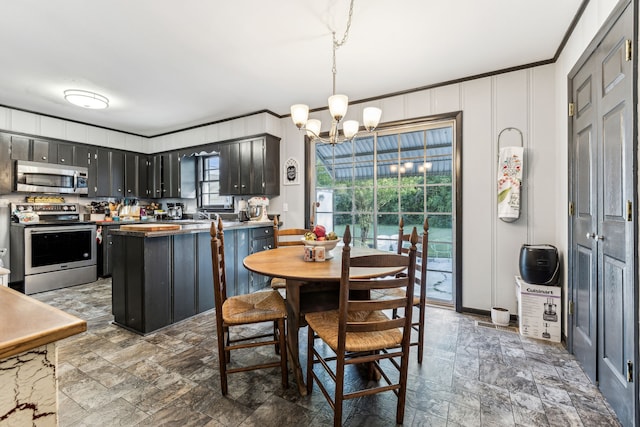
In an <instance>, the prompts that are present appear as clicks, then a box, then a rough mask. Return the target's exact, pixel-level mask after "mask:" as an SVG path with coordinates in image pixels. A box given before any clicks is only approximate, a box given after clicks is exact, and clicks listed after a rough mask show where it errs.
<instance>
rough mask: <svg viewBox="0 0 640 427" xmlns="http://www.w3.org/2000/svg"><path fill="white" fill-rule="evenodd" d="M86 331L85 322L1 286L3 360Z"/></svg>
mask: <svg viewBox="0 0 640 427" xmlns="http://www.w3.org/2000/svg"><path fill="white" fill-rule="evenodd" d="M86 330H87V322H86V321H84V320H82V319H79V318H77V317H75V316H72V315H70V314H68V313H65V312H64V311H62V310H59V309H57V308H55V307H51V306H50V305H47V304H45V303H43V302H41V301H38V300H36V299H34V298H31V297H29V296H27V295H24V294H22V293H20V292H18V291H15V290H13V289H11V288H8V287H4V286H0V360H1V359H6V358H8V357H11V356H14V355H16V354H19V353H23V352H25V351H28V350H31V349H34V348H37V347H40V346H42V345H45V344H49V343H53V342H55V341H59V340H61V339H64V338H67V337H70V336H72V335H76V334H79V333H81V332H84V331H86Z"/></svg>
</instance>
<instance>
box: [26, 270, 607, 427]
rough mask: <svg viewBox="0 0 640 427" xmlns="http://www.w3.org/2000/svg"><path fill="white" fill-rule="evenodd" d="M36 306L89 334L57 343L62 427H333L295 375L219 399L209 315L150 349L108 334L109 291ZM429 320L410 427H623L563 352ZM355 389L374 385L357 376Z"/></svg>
mask: <svg viewBox="0 0 640 427" xmlns="http://www.w3.org/2000/svg"><path fill="white" fill-rule="evenodd" d="M34 297H35V298H36V299H39V300H41V301H44V302H46V303H48V304H51V305H53V306H55V307H58V308H60V309H62V310H64V311H66V312H68V313H71V314H74V315H76V316H78V317H80V318H83V319H85V320H87V323H88V330H87V332H85V333H83V334H80V335H77V336H74V337H71V338H68V339H66V340H63V341H61V342H60V343H59V347H58V349H59V350H58V375H59V403H60V419H59V421H60V426H135V425H139V426H164V425H166V426H181V427H182V426H255V425H259V426H262V427H267V426H326V425H331V420H332V411H331V408H330V407H329V406H328V404H327V403H326V401H325V400H324V397H323V396H322V394H321V393H320V392H319V390H317V391H315V392H314V393H312V394H311V395H310V396H306V397H301V396H299V395H298V393H297V391H296V390H297V388H296V387H295V384H294V382H293V381H294V379H293V375H290V382H291V386H290V387H289V388H288V389H287V390H282V388H281V387H280V379H279V372H278V370H273V371H254V372H247V373H241V374H233V375H231V377H230V380H229V381H230V383H229V396H227V397H222V396H221V394H220V381H219V375H218V370H217V350H216V334H215V319H214V316H213V315H212V313H211V312H209V313H203V314H201V315H198V316H196V317H194V318H192V319H189V320H187V321H184V322H182V323H180V324H177V325H174V326H171V327H169V328H166V329H163V330H161V331H159V332H156V333H153V334H150V335H147V336H144V337H143V336H139V335H137V334H135V333H132V332H129V331H127V330H125V329H123V328H120V327H118V326H115V325H113V324H112V323H111V321H112V320H113V317H112V315H111V281H110V279H101V280H98V281H97V282H94V283H90V284H87V285H81V286H75V287H72V288H66V289H61V290H56V291H50V292H45V293H41V294H37V295H34ZM427 319H428V327H427V331H426V349H425V360H424V361H423V363H422V365H418V364H417V362H416V357H415V354H413V351H412V355H411V356H412V357H411V366H410V367H409V391H408V396H407V405H406V414H405V420H404V424H405V425H408V426H536V427H538V426H563V427H564V426H618V425H619V423H618V422H617V420H616V417H615V416H614V415H613V414H612V411H611V410H610V407H609V406H608V404H607V403H606V402H605V400H604V399H603V397H602V395H601V394H600V393H599V392H598V389H597V388H596V387H595V386H594V385H592V384H591V383H590V382H589V380H588V379H587V377H586V376H585V374H584V373H583V372H582V370H581V369H580V367H579V365H578V363H577V362H576V360H575V358H574V357H573V356H572V355H570V354H568V353H567V351H566V350H565V349H564V348H563V347H562V346H561V345H559V344H552V343H548V342H544V341H538V340H533V339H527V338H524V337H521V336H520V335H518V334H517V333H514V332H510V331H504V330H495V329H491V328H486V327H482V326H476V322H475V321H476V320H484V321H486V320H487V318H478V317H475V316H470V315H463V314H459V313H455V312H453V311H450V310H446V309H442V308H435V307H429V308H428V309H427ZM302 335H304V332H302V333H301V342H302V343H304V342H306V339H305V338H304V336H302ZM265 352H267V353H265V354H269V353H271V354H272V351H271V349H266V348H265ZM245 357H256V352H255V351H254V352H253V353H252V354H249V355H247V356H245ZM302 357H303V358H306V353H305V352H304V351H303V355H302ZM348 378H349V380H348V381H351V382H362V381H366V380H365V379H364V376H363V375H362V373H361V372H358V371H357V370H355V371H352V372H351V373H349V376H348ZM343 421H344V424H345V425H347V426H389V425H395V422H394V421H395V396H394V395H393V394H389V393H385V394H381V395H377V396H369V397H365V398H360V399H357V400H354V401H352V402H349V403H348V404H346V406H345V416H344V420H343Z"/></svg>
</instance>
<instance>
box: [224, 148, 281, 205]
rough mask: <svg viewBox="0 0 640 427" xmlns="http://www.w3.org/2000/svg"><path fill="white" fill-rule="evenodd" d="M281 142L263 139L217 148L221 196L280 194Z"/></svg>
mask: <svg viewBox="0 0 640 427" xmlns="http://www.w3.org/2000/svg"><path fill="white" fill-rule="evenodd" d="M279 168H280V139H279V138H276V137H274V136H272V135H264V136H260V137H257V138H252V139H248V140H242V141H235V142H230V143H225V144H221V145H220V194H224V195H247V196H262V195H270V196H277V195H279V194H280V174H279Z"/></svg>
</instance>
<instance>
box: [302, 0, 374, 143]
mask: <svg viewBox="0 0 640 427" xmlns="http://www.w3.org/2000/svg"><path fill="white" fill-rule="evenodd" d="M353 2H354V0H351V4H350V6H349V19H348V21H347V28H346V30H345V32H344V36H342V40H340V41H338V39H336V33H335V31H334V32H333V33H332V34H333V67H332V68H331V72H332V74H333V92H332V95H331V96H330V97H329V100H328V103H329V113H330V114H331V119H332V121H331V130H330V131H329V137H328V138H323V137H321V136H320V128H321V126H322V122H321V121H320V120H317V119H309V106H308V105H306V104H295V105H292V106H291V120H293V123H294V124H295V125H296V127H297V128H298V129H304V130H305V131H306V132H307V136H308V137H309V138H311V141H315V142H322V143H325V144H331V145H336V144H341V143H343V142H345V141H351V140H353V138H355V137H356V135H357V134H358V132H359V131H360V123H358V121H357V120H346V121H345V122H344V123H343V124H342V135H341V134H340V129H339V128H338V124H339V123H340V121H341V120H342V119H343V118H344V117H345V116H346V114H347V107H348V106H349V97H347V95H341V94H336V74H337V73H338V71H337V68H336V50H337V49H338V48H339V47H340V46H342V45H344V44H345V42H346V41H347V37H348V35H349V28H350V27H351V17H352V15H353ZM381 115H382V110H381V109H379V108H376V107H366V108H364V109H363V110H362V121H363V124H364V128H365V129H366V131H367V132H371V131H372V130H374V129H375V128H376V127H377V126H378V123H380V116H381Z"/></svg>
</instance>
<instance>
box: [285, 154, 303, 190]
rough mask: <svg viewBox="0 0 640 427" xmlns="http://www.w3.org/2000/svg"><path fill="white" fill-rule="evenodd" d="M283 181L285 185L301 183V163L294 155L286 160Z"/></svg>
mask: <svg viewBox="0 0 640 427" xmlns="http://www.w3.org/2000/svg"><path fill="white" fill-rule="evenodd" d="M283 174H284V176H283V178H282V182H283V183H284V185H297V184H300V164H299V163H298V161H297V160H296V159H294V158H293V157H289V158H288V159H287V161H286V162H284V167H283Z"/></svg>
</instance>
